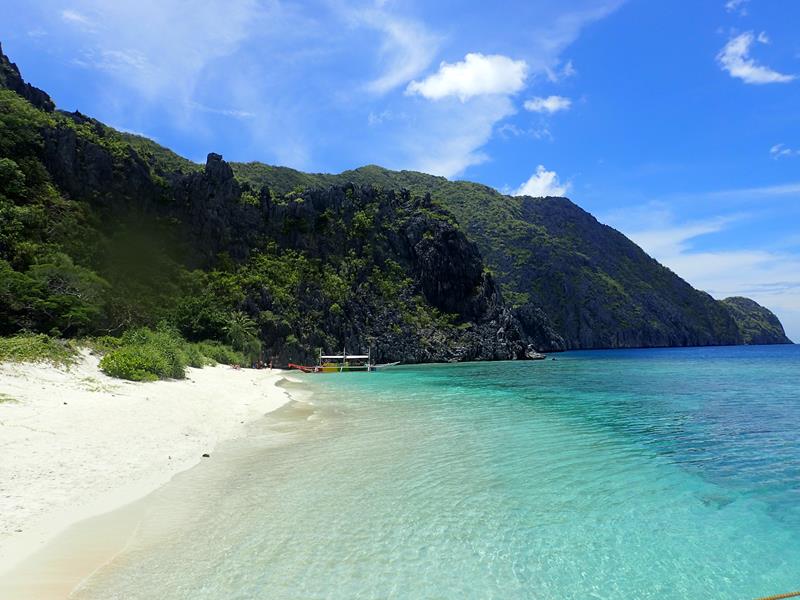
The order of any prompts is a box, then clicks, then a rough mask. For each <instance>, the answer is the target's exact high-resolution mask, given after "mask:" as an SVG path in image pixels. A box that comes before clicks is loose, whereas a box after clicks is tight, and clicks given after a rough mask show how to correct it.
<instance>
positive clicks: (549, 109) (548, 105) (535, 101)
mask: <svg viewBox="0 0 800 600" xmlns="http://www.w3.org/2000/svg"><path fill="white" fill-rule="evenodd" d="M571 106H572V100H570V99H569V98H565V97H564V96H547V97H546V98H542V97H540V96H536V97H535V98H531V99H530V100H527V101H526V102H525V110H529V111H531V112H537V113H547V114H553V113H557V112H560V111H562V110H569V108H570V107H571Z"/></svg>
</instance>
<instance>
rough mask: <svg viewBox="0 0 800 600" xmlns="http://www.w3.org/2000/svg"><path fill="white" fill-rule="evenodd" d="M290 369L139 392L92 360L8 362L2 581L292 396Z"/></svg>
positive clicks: (0, 500)
mask: <svg viewBox="0 0 800 600" xmlns="http://www.w3.org/2000/svg"><path fill="white" fill-rule="evenodd" d="M281 377H282V375H281V372H280V371H277V370H276V371H272V372H270V371H267V370H263V371H260V370H249V369H243V370H235V369H232V368H230V367H228V366H224V365H219V366H216V367H206V368H205V369H192V368H190V369H189V371H188V373H187V378H186V379H185V380H179V381H159V382H154V383H133V382H127V381H122V380H119V379H113V378H111V377H108V376H106V375H104V374H103V373H102V372H100V370H99V369H98V359H97V357H95V356H92V355H91V354H90V353H89V352H88V351H84V352H83V353H82V354H81V357H80V360H79V362H78V363H77V364H76V365H73V366H72V367H70V368H69V369H62V368H55V367H53V366H51V365H48V364H10V363H5V364H0V456H2V460H0V576H2V573H3V572H8V571H10V570H12V569H13V568H14V567H15V566H16V565H17V564H19V563H20V562H21V561H22V560H23V559H25V558H26V557H27V556H29V555H30V554H32V553H33V552H35V551H37V550H38V549H40V548H42V547H43V546H44V545H45V544H46V543H47V542H48V541H49V540H52V539H53V538H54V537H55V536H56V535H57V534H58V533H59V532H61V531H63V530H64V529H65V528H66V527H68V526H69V525H71V524H73V523H76V522H78V521H80V520H83V519H85V518H88V517H90V516H93V515H97V514H101V513H104V512H107V511H110V510H113V509H115V508H118V507H120V506H123V505H125V504H128V503H130V502H132V501H133V500H136V499H137V498H140V497H142V496H144V495H146V494H148V493H149V492H151V491H153V490H154V489H156V488H158V487H160V486H161V485H163V484H165V483H166V482H167V481H169V480H170V478H172V476H173V475H175V474H176V473H178V472H180V471H183V470H185V469H188V468H190V467H191V466H193V465H195V464H197V463H198V462H199V461H200V460H203V458H202V455H203V454H204V453H207V454H211V455H212V456H213V452H214V448H215V446H216V445H217V444H218V443H219V442H221V441H224V440H227V439H232V438H235V437H238V436H240V435H242V434H243V433H244V430H245V425H246V424H247V423H248V422H250V421H253V420H255V419H257V418H259V417H261V416H263V415H264V414H266V413H268V412H270V411H273V410H276V409H277V408H279V407H281V406H283V405H284V404H285V403H287V402H288V401H289V400H291V398H290V397H289V395H288V394H287V393H286V392H285V391H284V390H283V389H282V388H280V387H278V386H277V383H278V382H279V381H280V380H281Z"/></svg>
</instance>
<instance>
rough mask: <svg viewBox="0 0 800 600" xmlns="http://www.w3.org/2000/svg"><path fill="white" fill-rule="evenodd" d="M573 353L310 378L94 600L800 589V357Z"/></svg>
mask: <svg viewBox="0 0 800 600" xmlns="http://www.w3.org/2000/svg"><path fill="white" fill-rule="evenodd" d="M553 356H554V357H555V358H556V360H549V359H548V360H546V361H539V362H503V363H472V364H458V365H426V366H416V367H399V368H396V369H393V370H387V371H385V372H379V373H372V374H363V373H353V374H341V375H338V374H337V375H306V376H300V377H301V378H302V379H303V380H304V381H307V382H308V384H309V385H311V386H312V389H313V390H314V394H313V395H312V396H311V397H304V398H302V399H301V400H300V401H298V402H296V403H293V404H291V405H289V406H287V407H284V408H283V409H281V410H280V411H278V412H276V413H274V414H272V415H269V416H267V417H266V418H265V419H263V420H262V421H261V422H259V423H258V424H256V425H255V426H253V427H252V429H251V432H250V433H251V435H250V436H249V437H247V438H246V439H244V440H240V441H237V442H234V443H230V444H228V445H227V446H226V447H225V448H223V449H222V450H221V451H218V452H216V453H215V454H214V456H213V457H212V460H209V461H205V462H204V463H203V464H202V465H201V466H200V467H198V468H196V469H194V470H192V471H190V472H188V473H186V474H185V475H182V476H180V477H178V478H177V479H176V480H174V481H173V483H171V484H170V485H168V486H166V487H165V488H163V489H162V490H161V491H159V492H158V493H156V494H155V496H154V498H153V499H151V500H150V503H151V505H150V509H149V512H148V517H147V518H145V520H144V522H143V523H142V525H141V526H140V528H139V530H138V533H137V534H136V536H135V537H134V539H133V540H132V541H131V543H130V544H129V546H128V548H127V549H126V550H125V551H124V552H123V553H122V554H120V555H119V556H118V557H117V558H116V559H115V560H113V561H112V562H111V563H110V564H109V565H108V566H107V567H106V568H104V569H102V570H100V571H99V572H98V573H97V574H96V575H95V576H94V577H93V578H91V579H90V580H89V581H88V582H87V584H86V585H85V586H84V587H83V588H82V589H81V590H80V591H79V592H78V593H77V594H76V597H77V598H80V599H84V598H90V599H101V598H102V599H104V600H109V599H126V600H128V599H139V598H142V599H145V598H147V599H152V598H160V599H223V598H224V599H264V600H281V599H317V598H330V599H355V598H364V599H373V598H374V599H379V598H398V599H399V598H410V599H434V598H437V599H440V598H442V599H444V598H446V599H449V598H475V599H485V598H497V599H506V600H510V599H516V598H541V599H564V598H576V599H577V598H580V599H583V598H619V599H623V598H624V599H638V598H658V599H670V598H704V599H705V598H708V599H725V598H731V599H742V598H755V597H759V596H766V595H770V594H777V593H785V592H789V591H795V590H800V433H798V427H799V426H800V347H794V346H783V347H736V348H704V349H659V350H630V351H594V352H571V353H565V354H559V355H553ZM290 387H291V388H292V389H298V388H296V386H290Z"/></svg>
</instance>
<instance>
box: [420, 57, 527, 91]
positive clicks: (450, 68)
mask: <svg viewBox="0 0 800 600" xmlns="http://www.w3.org/2000/svg"><path fill="white" fill-rule="evenodd" d="M527 74H528V65H527V64H526V63H525V61H524V60H513V59H511V58H509V57H507V56H502V55H500V54H489V55H485V54H481V53H479V52H470V53H469V54H467V55H466V56H465V57H464V60H462V61H460V62H456V63H447V62H442V63H441V64H440V65H439V70H438V71H437V72H436V73H434V74H432V75H430V76H428V77H426V78H425V79H423V80H421V81H412V82H411V83H410V84H408V87H407V88H406V91H407V92H408V93H409V94H419V95H420V96H423V97H425V98H427V99H429V100H441V99H442V98H447V97H451V96H452V97H456V98H458V99H459V100H461V101H462V102H465V101H467V100H469V99H470V98H473V97H475V96H483V95H489V94H499V95H510V94H515V93H516V92H519V91H520V90H521V89H522V88H523V87H525V79H526V77H527Z"/></svg>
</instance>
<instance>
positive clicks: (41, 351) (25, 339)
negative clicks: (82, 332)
mask: <svg viewBox="0 0 800 600" xmlns="http://www.w3.org/2000/svg"><path fill="white" fill-rule="evenodd" d="M76 354H77V349H76V348H75V345H74V344H72V343H71V342H68V341H66V340H59V339H56V338H52V337H50V336H48V335H44V334H41V333H40V334H33V333H21V334H18V335H15V336H11V337H2V338H0V362H2V361H12V362H50V363H53V364H59V365H69V364H72V363H73V362H74V361H75V356H76Z"/></svg>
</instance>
